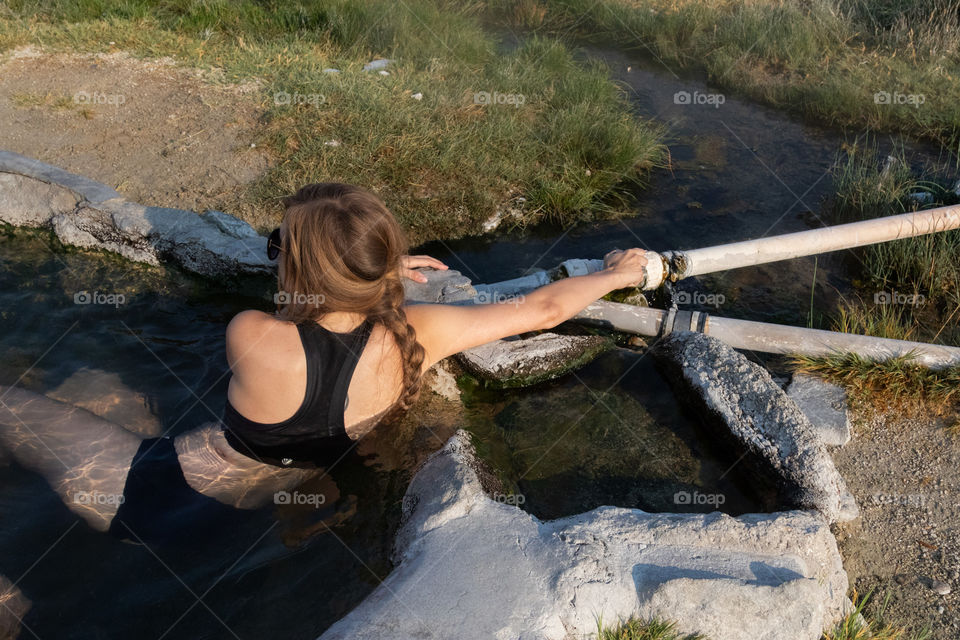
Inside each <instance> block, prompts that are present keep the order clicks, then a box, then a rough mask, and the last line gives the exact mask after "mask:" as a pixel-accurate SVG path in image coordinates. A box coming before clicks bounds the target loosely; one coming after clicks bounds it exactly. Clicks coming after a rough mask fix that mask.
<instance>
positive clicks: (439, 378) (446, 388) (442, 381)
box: [430, 360, 460, 402]
mask: <svg viewBox="0 0 960 640" xmlns="http://www.w3.org/2000/svg"><path fill="white" fill-rule="evenodd" d="M447 363H448V360H441V361H440V362H438V363H437V364H436V365H434V366H433V372H434V376H433V379H432V380H431V383H430V389H431V390H432V391H433V392H434V393H436V394H437V395H439V396H440V397H442V398H445V399H446V400H449V401H450V402H460V387H458V386H457V379H456V378H455V377H454V375H453V374H452V373H451V372H450V369H449V366H448V364H447Z"/></svg>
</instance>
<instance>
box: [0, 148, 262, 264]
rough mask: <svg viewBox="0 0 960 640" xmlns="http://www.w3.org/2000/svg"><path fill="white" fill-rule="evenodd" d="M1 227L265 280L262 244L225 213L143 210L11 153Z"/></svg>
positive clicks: (3, 164) (2, 163)
mask: <svg viewBox="0 0 960 640" xmlns="http://www.w3.org/2000/svg"><path fill="white" fill-rule="evenodd" d="M0 220H2V221H4V222H7V223H9V224H14V225H18V226H34V227H50V228H52V229H53V231H54V233H55V234H56V235H57V237H58V238H59V239H60V241H61V242H63V243H64V244H69V245H73V246H77V247H82V248H86V249H100V250H106V251H112V252H115V253H118V254H120V255H122V256H124V257H126V258H128V259H130V260H135V261H138V262H146V263H148V264H154V265H156V264H160V262H161V261H162V260H169V261H172V262H174V263H176V264H179V265H180V266H182V267H184V268H186V269H189V270H190V271H194V272H196V273H200V274H202V275H206V276H217V275H230V274H237V273H264V274H267V273H272V272H273V271H274V268H275V267H274V265H273V263H272V262H270V261H269V260H268V259H267V256H266V244H267V239H266V238H264V237H263V236H260V235H258V234H257V233H256V232H255V231H254V230H253V229H252V228H251V227H250V225H248V224H247V223H245V222H242V221H240V220H237V219H236V218H233V217H232V216H229V215H227V214H226V213H223V212H219V211H208V212H207V213H206V214H204V215H202V216H198V215H197V214H195V213H193V212H192V211H184V210H182V209H167V208H163V207H146V206H143V205H141V204H137V203H135V202H130V201H128V200H126V199H124V198H123V197H122V196H121V195H120V194H118V193H117V192H116V191H114V190H113V189H110V188H109V187H107V186H106V185H102V184H100V183H98V182H94V181H93V180H89V179H87V178H84V177H83V176H77V175H74V174H72V173H69V172H67V171H64V170H62V169H58V168H57V167H52V166H50V165H47V164H44V163H42V162H39V161H36V160H31V159H30V158H26V157H24V156H20V155H18V154H15V153H11V152H7V151H3V152H0Z"/></svg>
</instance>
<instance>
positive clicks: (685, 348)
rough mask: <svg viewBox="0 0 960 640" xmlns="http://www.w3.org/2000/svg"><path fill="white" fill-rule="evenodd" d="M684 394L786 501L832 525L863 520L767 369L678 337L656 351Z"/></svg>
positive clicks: (690, 336) (724, 349) (699, 340)
mask: <svg viewBox="0 0 960 640" xmlns="http://www.w3.org/2000/svg"><path fill="white" fill-rule="evenodd" d="M655 354H656V357H657V359H658V362H660V363H661V364H662V365H663V368H664V370H665V371H666V373H667V374H668V377H669V378H670V379H671V382H672V383H673V384H674V386H675V387H676V390H677V394H678V396H680V397H681V398H683V399H684V401H685V402H688V403H689V404H690V406H692V407H693V408H694V409H695V410H696V411H698V413H699V414H700V415H701V418H702V419H703V420H704V421H705V422H707V423H708V424H710V425H712V426H714V427H716V429H717V430H718V433H725V434H728V435H729V437H727V438H726V439H727V440H728V441H732V442H734V443H735V448H736V449H737V450H738V451H742V452H743V454H744V455H743V460H744V461H745V462H748V463H751V464H752V465H753V466H754V467H755V468H756V469H757V471H758V472H759V473H760V475H761V477H771V478H774V479H775V480H776V486H777V489H778V490H779V494H780V500H781V501H782V502H783V503H784V504H786V505H788V506H791V507H798V508H802V509H816V510H817V511H819V512H820V513H822V514H823V515H824V516H825V517H826V518H827V520H828V521H829V522H843V521H848V520H853V519H855V518H856V517H857V516H858V515H859V510H858V508H857V505H856V502H855V500H854V498H853V496H852V495H851V494H850V492H849V491H847V486H846V482H844V480H843V478H842V477H841V476H840V473H839V472H838V471H837V468H836V467H835V466H834V464H833V460H832V459H831V458H830V454H829V453H828V452H827V448H826V445H825V444H824V442H823V440H822V439H821V438H820V436H819V435H818V434H817V432H816V431H815V430H814V428H813V427H812V426H811V425H810V421H809V420H808V419H807V417H806V416H805V415H804V414H803V412H802V411H800V409H799V408H798V407H797V405H796V403H794V402H793V401H792V400H790V398H788V397H787V395H786V394H785V393H784V392H783V390H782V389H780V387H778V386H777V384H776V383H775V382H774V381H773V380H772V379H771V378H770V374H769V373H767V371H766V370H765V369H764V368H763V367H761V366H759V365H756V364H754V363H752V362H750V361H749V360H747V359H746V358H745V357H744V356H743V355H741V354H739V353H737V352H736V351H734V350H733V349H732V348H731V347H729V346H727V345H725V344H724V343H723V342H720V341H719V340H716V339H714V338H711V337H709V336H706V335H704V334H702V333H692V332H689V331H686V332H679V333H672V334H670V335H669V336H667V337H666V338H664V339H663V340H661V341H660V342H659V344H658V345H657V348H656V350H655Z"/></svg>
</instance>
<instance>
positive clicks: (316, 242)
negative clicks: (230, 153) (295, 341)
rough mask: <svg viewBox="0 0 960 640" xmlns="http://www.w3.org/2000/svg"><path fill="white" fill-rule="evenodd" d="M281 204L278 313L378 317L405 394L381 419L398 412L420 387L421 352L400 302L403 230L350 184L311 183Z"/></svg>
mask: <svg viewBox="0 0 960 640" xmlns="http://www.w3.org/2000/svg"><path fill="white" fill-rule="evenodd" d="M283 204H284V205H285V206H286V213H285V214H284V220H283V231H282V240H281V252H280V256H279V260H280V266H281V271H280V280H279V285H280V291H281V293H280V295H279V297H278V312H277V314H278V315H279V317H280V318H282V319H283V320H287V321H289V322H294V323H297V324H300V323H304V322H316V321H317V320H319V319H321V318H322V317H323V316H324V315H325V314H327V313H330V312H333V311H347V312H353V313H360V314H363V315H364V316H366V317H367V319H368V320H372V321H373V322H374V323H382V324H383V325H384V326H385V327H386V328H387V329H388V330H389V331H390V332H391V333H392V334H393V336H394V338H395V340H396V343H397V346H398V347H399V348H400V354H401V357H402V362H403V392H402V393H401V395H400V399H399V400H398V401H397V403H395V404H394V405H393V407H391V410H390V411H389V412H388V414H387V415H386V416H384V420H389V419H391V418H394V417H397V416H398V415H399V414H400V413H402V412H403V411H405V410H406V409H408V408H409V407H410V406H411V405H412V404H413V402H414V400H416V398H417V395H418V394H419V392H420V368H421V367H422V366H423V360H424V355H425V354H424V350H423V347H422V346H421V345H420V343H419V342H417V336H416V332H415V331H414V329H413V327H412V326H410V324H409V323H408V322H407V316H406V314H405V313H404V311H403V307H402V306H401V305H402V304H403V301H404V292H403V283H402V281H401V276H400V259H401V257H402V256H404V255H406V253H407V251H408V249H409V246H408V242H407V237H406V235H405V234H404V232H403V230H402V229H401V228H400V225H399V224H398V223H397V221H396V219H395V218H394V217H393V214H392V213H390V210H389V209H387V207H386V205H385V204H384V203H383V201H382V200H380V198H378V197H377V196H376V195H374V194H373V193H371V192H369V191H366V190H364V189H361V188H360V187H357V186H354V185H349V184H342V183H337V182H324V183H319V184H309V185H307V186H305V187H303V188H301V189H300V190H299V191H297V192H296V193H295V194H293V195H292V196H289V197H287V198H284V201H283Z"/></svg>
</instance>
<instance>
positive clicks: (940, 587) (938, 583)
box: [930, 580, 951, 596]
mask: <svg viewBox="0 0 960 640" xmlns="http://www.w3.org/2000/svg"><path fill="white" fill-rule="evenodd" d="M930 588H931V589H932V590H933V592H934V593H936V594H937V595H941V596H948V595H950V591H951V589H950V585H949V584H947V583H946V582H943V581H942V580H934V581H932V582H931V583H930Z"/></svg>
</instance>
